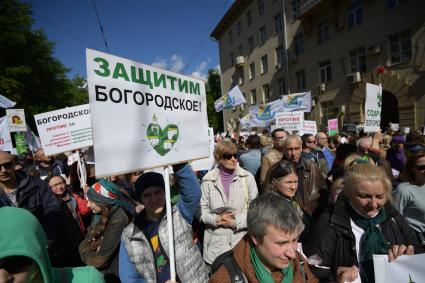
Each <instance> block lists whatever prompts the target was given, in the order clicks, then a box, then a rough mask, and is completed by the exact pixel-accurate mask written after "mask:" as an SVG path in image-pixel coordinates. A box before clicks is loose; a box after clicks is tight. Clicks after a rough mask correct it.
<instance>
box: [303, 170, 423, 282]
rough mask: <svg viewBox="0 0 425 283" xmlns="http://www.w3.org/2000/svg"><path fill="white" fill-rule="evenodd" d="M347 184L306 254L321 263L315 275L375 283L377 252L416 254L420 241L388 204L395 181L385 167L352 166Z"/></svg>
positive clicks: (317, 226)
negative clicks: (375, 258) (383, 168)
mask: <svg viewBox="0 0 425 283" xmlns="http://www.w3.org/2000/svg"><path fill="white" fill-rule="evenodd" d="M343 185H344V190H343V195H341V196H340V197H339V198H338V200H337V202H336V204H335V206H334V207H333V209H332V210H331V211H329V212H327V213H324V214H323V215H322V216H321V217H320V218H319V219H318V221H317V222H316V223H315V226H314V228H313V231H312V233H311V234H310V240H309V244H308V246H307V248H306V249H305V252H306V254H307V255H309V256H310V260H312V259H314V260H315V263H316V264H317V265H319V266H320V268H316V269H315V270H313V273H315V275H316V276H317V277H318V278H320V279H321V280H324V281H326V282H328V281H332V282H334V281H337V282H362V283H373V282H375V278H374V269H373V255H374V254H388V257H389V260H390V261H393V260H395V259H396V258H397V257H398V256H401V255H402V254H413V253H414V250H415V248H416V246H417V241H416V239H415V236H414V234H413V232H412V230H411V229H410V228H409V226H408V224H407V222H406V220H405V219H404V218H403V217H402V216H401V215H400V214H399V213H398V212H397V210H396V209H395V208H394V207H393V206H392V204H391V202H390V199H391V181H390V180H389V178H388V177H387V175H386V173H385V172H384V171H383V170H382V169H381V168H379V167H378V166H375V165H371V164H356V165H353V167H352V168H351V169H350V172H348V173H347V174H346V176H345V177H344V181H343ZM414 246H415V247H414Z"/></svg>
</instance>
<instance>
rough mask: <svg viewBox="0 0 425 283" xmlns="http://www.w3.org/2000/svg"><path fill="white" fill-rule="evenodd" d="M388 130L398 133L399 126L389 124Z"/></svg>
mask: <svg viewBox="0 0 425 283" xmlns="http://www.w3.org/2000/svg"><path fill="white" fill-rule="evenodd" d="M390 129H391V130H393V131H398V130H399V129H400V124H396V123H390Z"/></svg>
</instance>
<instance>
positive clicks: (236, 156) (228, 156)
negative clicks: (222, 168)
mask: <svg viewBox="0 0 425 283" xmlns="http://www.w3.org/2000/svg"><path fill="white" fill-rule="evenodd" d="M232 157H233V158H235V159H238V154H237V153H225V154H223V159H225V160H230V159H232Z"/></svg>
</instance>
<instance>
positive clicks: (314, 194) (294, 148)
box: [282, 135, 329, 218]
mask: <svg viewBox="0 0 425 283" xmlns="http://www.w3.org/2000/svg"><path fill="white" fill-rule="evenodd" d="M284 148H285V153H284V156H283V158H282V159H284V160H287V161H289V162H292V163H293V164H294V166H295V168H296V170H297V175H298V189H297V194H296V195H295V201H296V202H297V203H298V205H299V206H300V207H301V208H302V209H303V210H305V211H306V212H307V213H308V214H309V215H310V216H313V218H317V217H318V216H320V214H321V213H322V212H323V211H324V210H325V208H326V206H327V201H328V199H329V193H328V190H327V187H326V182H325V178H324V176H323V174H322V173H321V171H320V169H319V166H318V165H317V164H316V163H315V162H314V161H311V160H309V159H303V158H301V149H302V142H301V138H300V137H299V136H297V135H289V136H287V137H286V139H285V141H284Z"/></svg>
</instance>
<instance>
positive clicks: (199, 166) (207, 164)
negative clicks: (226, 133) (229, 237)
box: [190, 128, 215, 171]
mask: <svg viewBox="0 0 425 283" xmlns="http://www.w3.org/2000/svg"><path fill="white" fill-rule="evenodd" d="M208 139H209V143H210V156H209V157H208V158H204V159H199V160H195V161H192V162H191V163H190V166H191V167H192V169H193V171H201V170H210V169H211V168H212V167H213V166H214V162H215V159H214V146H215V143H214V130H213V128H208Z"/></svg>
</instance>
